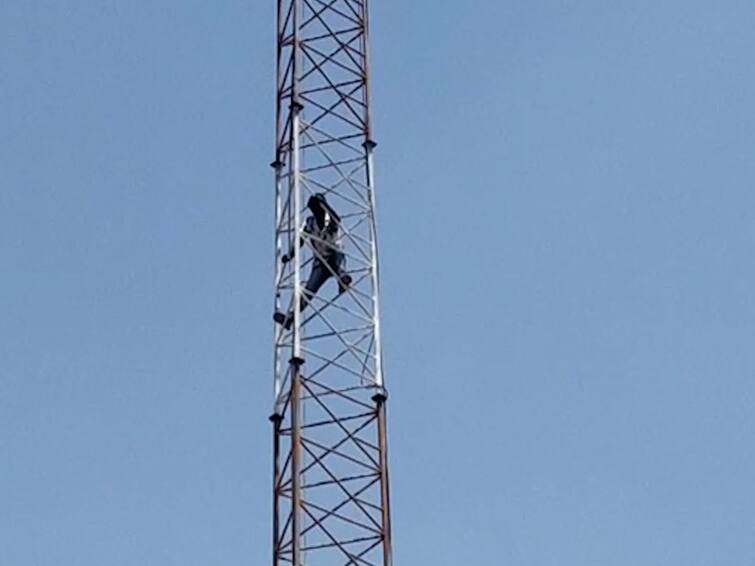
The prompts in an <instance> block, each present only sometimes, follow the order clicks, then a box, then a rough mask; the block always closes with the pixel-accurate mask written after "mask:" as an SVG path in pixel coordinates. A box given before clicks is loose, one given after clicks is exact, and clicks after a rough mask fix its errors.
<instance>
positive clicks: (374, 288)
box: [271, 0, 391, 566]
mask: <svg viewBox="0 0 755 566" xmlns="http://www.w3.org/2000/svg"><path fill="white" fill-rule="evenodd" d="M277 21H278V26H277V47H278V49H277V57H278V63H277V84H276V94H277V101H276V102H277V105H276V106H277V108H276V110H277V112H276V114H277V117H276V137H275V148H276V151H275V160H274V161H273V163H272V166H273V168H274V170H275V283H274V284H275V305H274V307H275V310H276V312H292V313H293V324H292V325H291V327H290V328H289V329H287V328H286V327H285V325H280V324H275V325H274V360H273V363H274V374H275V377H274V409H273V414H272V417H271V421H272V423H273V451H274V455H273V459H274V465H273V565H274V566H282V565H284V564H293V565H294V566H336V565H352V564H353V565H359V566H372V565H375V566H378V565H380V566H391V529H390V513H389V491H388V465H387V454H386V409H385V403H386V398H387V395H386V390H385V386H384V382H383V370H382V359H381V358H382V352H381V347H380V316H379V309H378V294H379V293H378V261H377V243H376V224H375V193H374V180H373V152H374V149H375V142H374V141H373V139H372V130H371V123H370V93H369V90H370V81H369V64H368V7H367V0H277ZM315 193H324V194H325V195H326V197H327V200H328V202H329V203H330V204H331V205H332V206H333V208H334V209H335V210H337V211H338V213H339V214H340V216H341V220H342V222H341V231H340V235H341V246H342V250H343V252H344V254H345V257H346V261H347V263H346V270H347V272H348V273H349V275H350V276H351V277H352V283H351V285H350V286H349V287H348V289H347V290H346V291H345V292H343V293H341V294H339V293H338V290H337V286H336V284H335V277H334V278H331V280H330V281H329V282H328V283H327V284H326V285H325V286H324V287H323V288H322V289H321V290H320V291H319V293H317V295H316V296H315V297H313V298H312V299H311V302H310V303H309V305H308V306H307V308H306V310H304V311H301V310H300V298H301V295H302V293H303V291H302V283H303V282H304V281H305V280H306V277H307V274H308V272H309V270H310V269H311V266H312V262H313V257H312V255H313V252H312V250H310V249H309V248H307V247H306V246H303V245H302V244H301V242H300V238H299V235H300V234H301V233H302V228H303V225H304V221H305V217H306V215H307V209H306V203H307V200H308V198H309V196H310V195H313V194H315ZM289 250H293V251H294V254H293V260H292V261H287V262H284V261H283V256H284V255H286V254H288V253H289Z"/></svg>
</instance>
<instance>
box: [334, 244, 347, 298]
mask: <svg viewBox="0 0 755 566" xmlns="http://www.w3.org/2000/svg"><path fill="white" fill-rule="evenodd" d="M330 267H331V269H332V270H333V272H334V273H335V274H336V277H337V278H338V292H339V293H343V292H344V291H346V289H348V288H349V285H351V275H349V274H348V273H345V269H346V256H345V255H344V254H343V253H341V252H336V253H334V254H333V256H332V257H331V260H330Z"/></svg>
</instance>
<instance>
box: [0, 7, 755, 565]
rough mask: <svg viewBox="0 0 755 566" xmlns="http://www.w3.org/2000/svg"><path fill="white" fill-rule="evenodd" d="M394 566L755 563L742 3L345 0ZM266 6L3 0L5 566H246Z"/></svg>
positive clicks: (254, 532) (264, 303)
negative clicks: (371, 167)
mask: <svg viewBox="0 0 755 566" xmlns="http://www.w3.org/2000/svg"><path fill="white" fill-rule="evenodd" d="M372 16H373V19H372V23H373V30H372V31H373V64H374V102H375V120H374V121H375V130H376V138H377V140H378V142H379V143H380V146H379V148H378V153H377V182H378V190H379V193H378V214H379V222H380V231H381V232H380V244H381V260H382V275H383V279H382V283H383V285H382V290H383V297H382V306H383V314H384V318H383V325H384V338H385V344H384V349H385V354H386V377H387V380H388V384H389V387H390V392H391V400H390V407H389V409H390V419H391V421H390V430H389V432H390V441H391V454H390V457H391V465H392V467H391V474H392V481H393V485H392V487H393V502H394V509H393V513H394V531H395V558H396V560H395V563H396V566H401V565H409V564H414V565H417V564H428V565H429V564H432V565H434V566H458V565H459V564H500V565H502V566H503V565H506V566H588V565H595V566H638V565H642V566H751V565H752V564H754V563H755V484H754V483H753V478H755V438H754V434H755V411H754V410H753V405H754V404H755V380H754V378H755V345H754V344H753V337H754V336H755V299H754V297H753V289H755V265H754V263H753V251H754V249H753V248H754V244H755V218H754V216H755V192H754V191H753V187H754V185H755V158H754V156H753V148H754V147H755V104H754V102H753V101H755V31H753V30H755V5H754V4H753V2H752V1H751V0H709V1H700V0H685V1H681V0H679V1H672V0H617V1H611V2H606V1H604V0H583V1H577V0H572V1H569V0H505V1H501V0H478V1H475V2H467V3H463V2H462V3H459V2H453V3H452V2H437V1H431V0H412V1H411V2H406V1H401V2H399V1H396V0H392V1H386V0H373V2H372ZM273 18H274V3H273V2H272V0H269V1H268V0H264V1H263V0H243V1H242V0H223V1H221V2H209V1H199V0H182V1H177V0H174V1H156V0H96V1H95V0H90V1H85V0H69V1H53V0H49V1H42V0H2V2H0V565H2V566H100V565H103V564H107V565H108V566H153V565H154V566H207V565H209V564H212V565H218V566H220V565H223V566H249V565H259V564H267V563H269V559H270V558H269V557H270V507H271V495H270V482H271V479H270V476H271V464H270V459H271V457H270V426H269V423H268V421H267V416H268V414H269V412H270V391H271V325H272V322H271V318H270V316H271V305H272V276H271V264H272V256H271V253H272V173H271V170H270V169H269V167H268V163H269V162H270V161H271V159H272V151H273V147H272V145H273V81H274V79H273V73H274V31H273V30H274V21H273Z"/></svg>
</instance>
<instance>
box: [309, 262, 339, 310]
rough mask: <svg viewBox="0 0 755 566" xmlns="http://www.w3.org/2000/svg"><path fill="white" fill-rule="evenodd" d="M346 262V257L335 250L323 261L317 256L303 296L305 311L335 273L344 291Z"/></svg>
mask: <svg viewBox="0 0 755 566" xmlns="http://www.w3.org/2000/svg"><path fill="white" fill-rule="evenodd" d="M345 264H346V257H345V256H344V255H343V253H341V252H333V253H331V254H329V255H328V256H327V257H326V258H325V262H323V261H322V260H321V259H320V258H317V257H316V258H315V259H314V261H313V263H312V271H311V272H310V273H309V279H308V280H307V284H306V285H305V286H304V291H303V292H302V296H301V303H300V310H301V311H303V310H304V309H305V308H306V306H307V305H308V304H309V301H310V300H311V299H312V297H314V296H315V295H316V294H317V291H319V290H320V287H322V286H323V284H324V283H325V282H326V281H327V280H328V279H330V278H331V277H332V276H333V274H334V273H335V275H336V277H338V291H339V292H341V293H343V292H344V290H345V288H346V285H344V280H343V275H344V273H343V271H344V267H345Z"/></svg>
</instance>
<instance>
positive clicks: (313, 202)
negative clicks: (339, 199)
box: [307, 193, 328, 212]
mask: <svg viewBox="0 0 755 566" xmlns="http://www.w3.org/2000/svg"><path fill="white" fill-rule="evenodd" d="M327 203H328V201H327V200H325V194H324V193H315V194H313V195H312V196H311V197H309V200H308V201H307V208H309V210H311V211H312V212H319V211H321V210H322V209H323V208H324V205H326V204H327Z"/></svg>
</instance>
